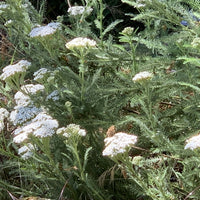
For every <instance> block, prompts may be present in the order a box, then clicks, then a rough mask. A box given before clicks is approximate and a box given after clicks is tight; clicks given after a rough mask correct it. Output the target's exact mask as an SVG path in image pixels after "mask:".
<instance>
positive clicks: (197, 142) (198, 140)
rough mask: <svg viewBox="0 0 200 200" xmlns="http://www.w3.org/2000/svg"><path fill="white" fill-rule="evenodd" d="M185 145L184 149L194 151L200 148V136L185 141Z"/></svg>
mask: <svg viewBox="0 0 200 200" xmlns="http://www.w3.org/2000/svg"><path fill="white" fill-rule="evenodd" d="M186 143H187V144H186V145H185V149H191V150H194V149H196V148H200V134H199V135H195V136H193V137H191V138H189V139H188V140H186Z"/></svg>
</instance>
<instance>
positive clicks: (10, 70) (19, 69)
mask: <svg viewBox="0 0 200 200" xmlns="http://www.w3.org/2000/svg"><path fill="white" fill-rule="evenodd" d="M30 65H31V63H30V62H28V61H27V60H20V61H19V62H18V63H16V64H14V65H8V66H6V67H4V68H3V73H2V74H1V76H0V79H2V80H4V81H6V80H7V79H9V78H12V77H13V76H15V75H16V74H23V73H25V72H26V70H27V69H28V67H29V66H30Z"/></svg>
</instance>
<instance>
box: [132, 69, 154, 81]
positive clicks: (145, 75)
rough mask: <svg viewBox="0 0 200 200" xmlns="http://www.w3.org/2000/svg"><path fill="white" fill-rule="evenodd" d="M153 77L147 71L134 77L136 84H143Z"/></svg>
mask: <svg viewBox="0 0 200 200" xmlns="http://www.w3.org/2000/svg"><path fill="white" fill-rule="evenodd" d="M152 77H153V74H152V73H150V72H147V71H144V72H140V73H138V74H136V75H135V76H134V77H133V79H132V80H133V81H134V82H143V81H146V80H149V79H151V78H152Z"/></svg>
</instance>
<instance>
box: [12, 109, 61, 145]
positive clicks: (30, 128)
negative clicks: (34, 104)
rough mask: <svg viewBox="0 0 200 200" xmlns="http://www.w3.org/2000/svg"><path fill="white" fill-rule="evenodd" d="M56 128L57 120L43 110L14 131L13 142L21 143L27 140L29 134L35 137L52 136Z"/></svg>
mask: <svg viewBox="0 0 200 200" xmlns="http://www.w3.org/2000/svg"><path fill="white" fill-rule="evenodd" d="M57 128H58V122H57V120H55V119H53V118H52V117H51V116H50V115H48V114H46V113H45V112H41V113H39V114H38V115H37V116H36V117H35V118H33V119H32V120H31V121H30V122H29V123H27V124H25V125H24V126H22V127H19V128H17V129H16V130H15V131H14V139H13V141H14V142H15V143H22V142H24V141H26V140H28V139H29V136H30V135H34V136H35V137H47V136H52V135H53V134H54V133H55V130H56V129H57Z"/></svg>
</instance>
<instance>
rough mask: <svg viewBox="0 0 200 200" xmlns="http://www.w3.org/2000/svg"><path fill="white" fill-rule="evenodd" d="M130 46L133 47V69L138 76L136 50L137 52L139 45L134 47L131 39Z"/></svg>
mask: <svg viewBox="0 0 200 200" xmlns="http://www.w3.org/2000/svg"><path fill="white" fill-rule="evenodd" d="M129 45H130V47H131V52H132V55H131V56H132V59H133V69H134V73H135V74H136V73H138V67H137V63H136V56H135V50H136V47H137V45H136V46H134V45H133V43H132V40H131V38H130V42H129Z"/></svg>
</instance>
